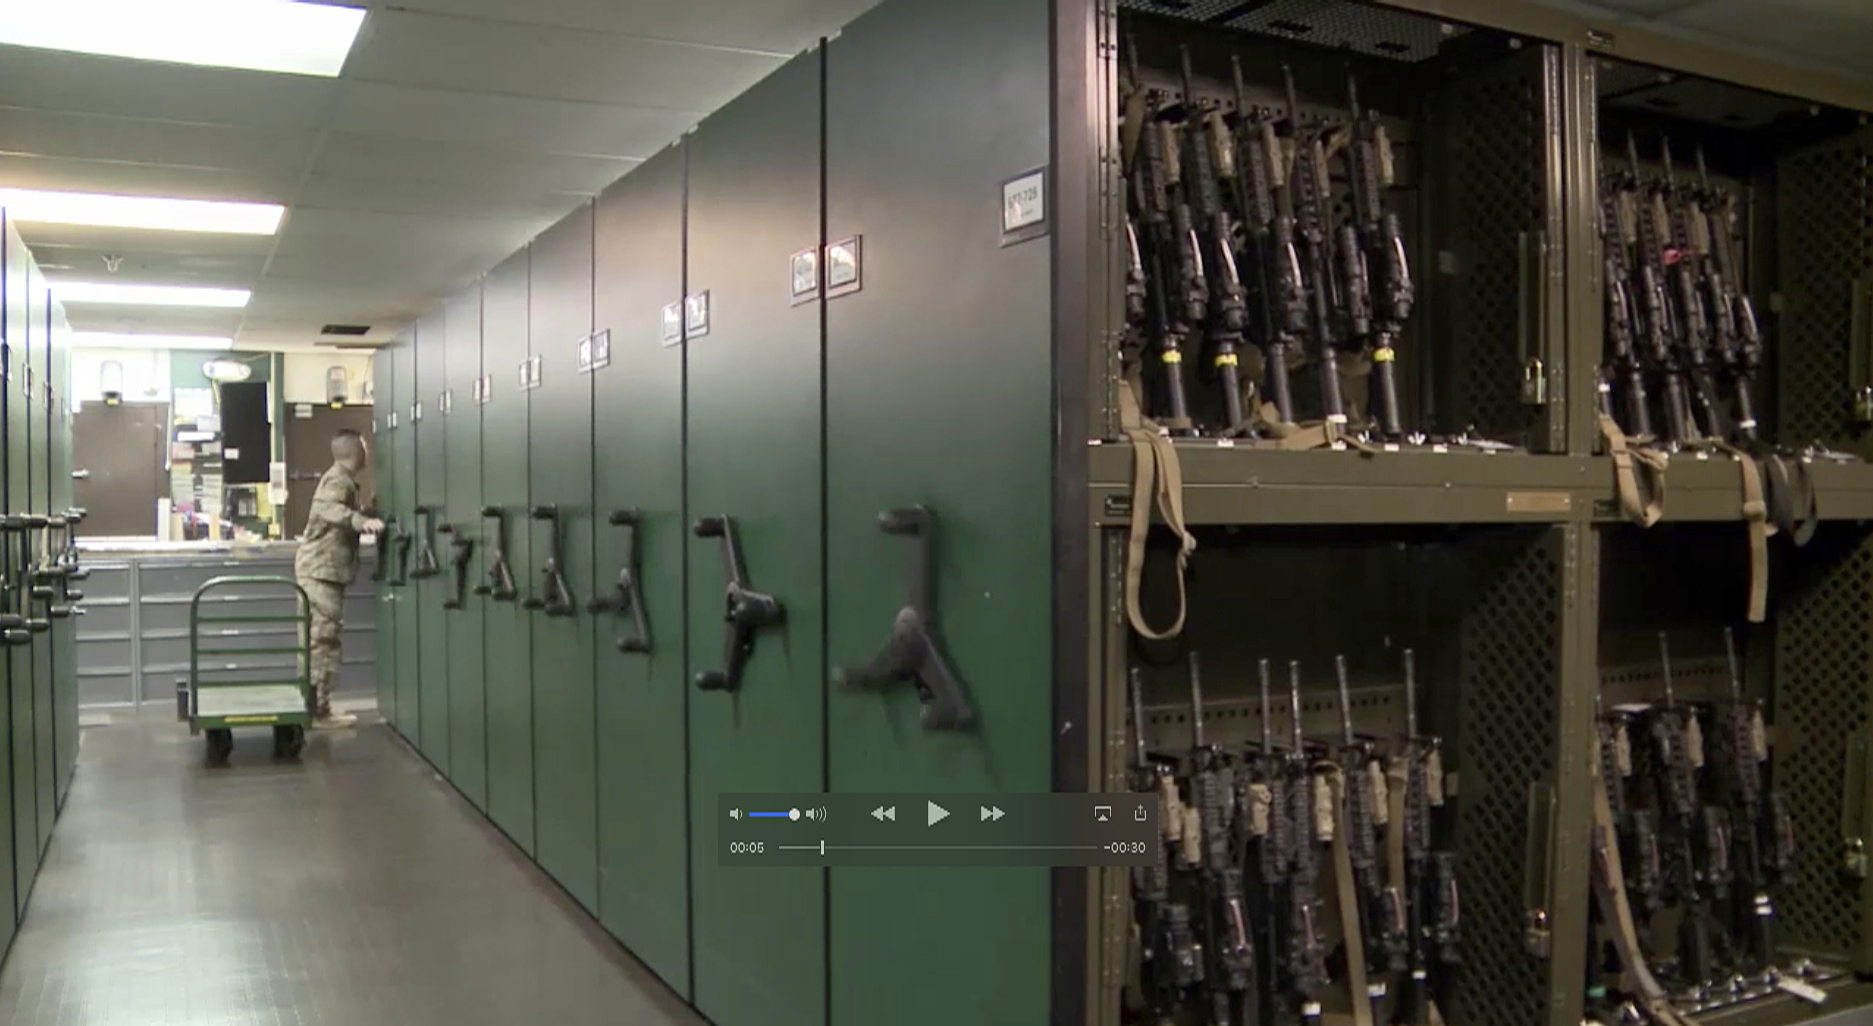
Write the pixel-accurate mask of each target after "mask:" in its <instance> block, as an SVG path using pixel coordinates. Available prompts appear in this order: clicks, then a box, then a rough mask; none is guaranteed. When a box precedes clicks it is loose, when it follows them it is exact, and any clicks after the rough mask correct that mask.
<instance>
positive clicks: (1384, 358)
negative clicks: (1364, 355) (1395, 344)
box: [1372, 346, 1398, 363]
mask: <svg viewBox="0 0 1873 1026" xmlns="http://www.w3.org/2000/svg"><path fill="white" fill-rule="evenodd" d="M1396 359H1398V353H1397V352H1395V351H1393V349H1392V347H1391V346H1380V347H1378V348H1377V349H1374V350H1373V351H1372V362H1373V363H1391V362H1392V361H1393V360H1396Z"/></svg>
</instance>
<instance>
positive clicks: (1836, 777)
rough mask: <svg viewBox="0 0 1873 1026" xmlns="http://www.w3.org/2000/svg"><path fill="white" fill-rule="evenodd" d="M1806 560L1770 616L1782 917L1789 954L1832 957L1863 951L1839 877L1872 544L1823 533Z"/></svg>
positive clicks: (1872, 682) (1871, 646)
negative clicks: (1788, 830) (1792, 863)
mask: <svg viewBox="0 0 1873 1026" xmlns="http://www.w3.org/2000/svg"><path fill="white" fill-rule="evenodd" d="M1817 550H1818V551H1817ZM1807 552H1808V555H1807V558H1806V559H1805V560H1804V561H1803V562H1802V565H1801V566H1800V567H1798V568H1796V569H1795V572H1794V575H1793V576H1792V578H1791V580H1790V582H1789V586H1788V589H1787V594H1786V598H1784V600H1783V601H1782V602H1781V604H1780V608H1779V609H1778V610H1777V617H1776V623H1777V625H1776V639H1775V681H1776V686H1775V702H1774V712H1775V725H1776V742H1777V745H1776V750H1777V755H1778V758H1777V760H1776V764H1775V779H1774V784H1775V786H1776V787H1777V788H1778V789H1779V790H1780V791H1781V792H1782V794H1783V796H1784V798H1785V800H1786V801H1787V802H1788V808H1789V815H1790V818H1791V819H1793V821H1794V828H1795V836H1796V842H1797V861H1796V879H1795V884H1794V886H1793V887H1792V888H1790V889H1789V891H1788V893H1786V894H1784V895H1782V896H1781V899H1780V907H1779V912H1780V914H1781V917H1782V921H1783V923H1784V937H1785V940H1786V942H1787V945H1788V946H1789V947H1790V948H1793V949H1796V950H1801V951H1805V952H1810V953H1813V954H1816V955H1832V956H1836V957H1839V956H1845V955H1852V954H1858V953H1859V952H1860V951H1861V950H1862V948H1863V947H1864V946H1865V944H1866V942H1867V936H1866V932H1865V925H1864V915H1865V912H1864V904H1863V899H1862V896H1861V887H1860V885H1859V884H1858V883H1857V882H1855V881H1853V880H1851V878H1849V877H1848V876H1846V875H1845V874H1843V872H1842V863H1841V858H1840V850H1839V844H1840V840H1841V835H1842V832H1843V820H1844V819H1850V818H1852V817H1850V816H1846V815H1844V814H1845V813H1846V812H1847V811H1848V810H1847V808H1846V806H1847V805H1848V796H1849V794H1850V793H1852V791H1853V788H1852V787H1851V786H1850V780H1849V763H1850V761H1851V760H1850V752H1851V749H1852V746H1853V745H1854V744H1855V742H1856V741H1857V740H1858V739H1862V738H1864V737H1865V735H1866V732H1867V728H1868V714H1867V711H1868V700H1869V696H1870V695H1873V591H1870V583H1869V582H1873V535H1869V534H1867V533H1866V532H1865V530H1864V529H1843V530H1841V531H1839V532H1837V533H1826V534H1823V535H1821V536H1819V537H1817V538H1816V539H1815V541H1814V543H1813V544H1812V545H1810V546H1809V549H1808V550H1807Z"/></svg>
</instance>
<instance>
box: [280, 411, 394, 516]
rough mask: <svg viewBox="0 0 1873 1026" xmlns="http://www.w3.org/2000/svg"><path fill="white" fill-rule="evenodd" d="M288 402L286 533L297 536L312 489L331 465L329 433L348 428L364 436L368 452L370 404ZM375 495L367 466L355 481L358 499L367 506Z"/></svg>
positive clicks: (374, 485) (374, 448)
mask: <svg viewBox="0 0 1873 1026" xmlns="http://www.w3.org/2000/svg"><path fill="white" fill-rule="evenodd" d="M307 410H308V408H307V407H306V406H303V405H296V404H288V406H287V407H286V537H288V538H297V537H299V536H300V535H301V534H304V533H305V530H306V514H307V512H308V511H310V510H311V509H312V492H313V490H314V489H316V488H317V487H318V485H319V477H320V476H321V475H323V474H324V473H325V471H326V470H327V469H329V468H330V467H331V465H332V436H333V435H335V434H337V433H338V432H339V431H341V430H343V429H345V428H350V429H351V430H353V431H356V432H357V433H358V434H361V435H363V436H364V441H365V444H366V445H368V446H370V450H371V455H372V456H373V457H374V456H376V455H377V447H376V446H375V445H372V444H371V408H370V407H369V406H344V407H340V408H339V409H336V410H334V409H332V408H331V407H330V406H312V407H310V413H309V415H307V416H301V414H302V413H307ZM376 496H377V481H376V478H375V476H374V475H373V473H372V470H371V468H370V467H369V466H366V467H365V468H364V477H363V479H362V480H360V481H359V482H358V501H359V502H360V503H361V504H363V505H364V506H367V507H368V506H370V505H371V503H372V502H373V501H374V500H375V498H376Z"/></svg>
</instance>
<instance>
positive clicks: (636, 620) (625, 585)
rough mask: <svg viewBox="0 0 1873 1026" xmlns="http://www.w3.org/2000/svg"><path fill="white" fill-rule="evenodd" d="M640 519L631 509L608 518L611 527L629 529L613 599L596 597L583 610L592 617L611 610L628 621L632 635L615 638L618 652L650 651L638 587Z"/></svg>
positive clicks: (648, 633) (642, 602) (642, 596)
mask: <svg viewBox="0 0 1873 1026" xmlns="http://www.w3.org/2000/svg"><path fill="white" fill-rule="evenodd" d="M643 519H644V518H643V514H641V513H640V512H639V511H637V510H634V509H619V510H613V511H612V513H611V516H610V517H609V518H608V520H609V522H610V523H611V526H613V527H629V528H630V529H631V533H630V534H629V535H628V536H627V540H626V542H625V547H624V565H623V566H621V567H619V568H618V584H617V592H616V598H613V599H607V598H604V597H602V596H595V597H594V598H593V599H592V601H591V603H590V604H589V605H587V606H586V609H587V610H588V611H590V612H591V613H593V614H594V615H596V614H598V613H603V612H605V611H606V610H614V611H616V612H617V614H618V615H619V616H629V617H630V618H631V633H630V634H628V635H624V636H621V637H619V638H618V651H620V652H630V653H646V652H649V651H650V622H649V619H648V616H647V614H646V613H645V611H644V593H643V591H642V590H641V589H640V588H639V586H638V551H639V546H638V535H639V532H640V530H641V529H642V527H643Z"/></svg>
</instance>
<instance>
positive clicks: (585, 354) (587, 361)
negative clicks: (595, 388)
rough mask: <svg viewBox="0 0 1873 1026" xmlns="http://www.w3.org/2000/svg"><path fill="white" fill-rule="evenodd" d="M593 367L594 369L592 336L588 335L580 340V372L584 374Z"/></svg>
mask: <svg viewBox="0 0 1873 1026" xmlns="http://www.w3.org/2000/svg"><path fill="white" fill-rule="evenodd" d="M591 369H592V336H590V335H587V336H585V337H584V338H582V339H580V340H579V373H580V374H584V373H586V372H587V371H590V370H591Z"/></svg>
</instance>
